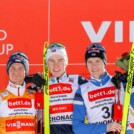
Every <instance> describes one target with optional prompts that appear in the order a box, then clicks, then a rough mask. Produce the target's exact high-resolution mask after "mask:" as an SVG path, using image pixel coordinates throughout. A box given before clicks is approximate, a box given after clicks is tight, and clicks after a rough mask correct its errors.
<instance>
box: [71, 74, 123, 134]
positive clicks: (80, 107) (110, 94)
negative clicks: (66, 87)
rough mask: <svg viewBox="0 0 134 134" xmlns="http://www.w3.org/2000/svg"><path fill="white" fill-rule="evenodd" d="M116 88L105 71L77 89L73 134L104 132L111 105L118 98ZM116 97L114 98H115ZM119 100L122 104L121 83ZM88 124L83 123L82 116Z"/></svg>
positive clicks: (103, 133) (102, 133)
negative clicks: (97, 77) (97, 78)
mask: <svg viewBox="0 0 134 134" xmlns="http://www.w3.org/2000/svg"><path fill="white" fill-rule="evenodd" d="M116 94H117V89H116V87H115V86H114V85H113V83H112V82H111V77H110V75H109V74H108V73H107V72H105V74H104V75H103V76H101V78H100V80H96V79H94V78H93V77H91V79H90V81H89V82H88V83H86V84H84V85H82V86H80V88H79V89H78V90H77V93H76V95H75V99H74V113H73V130H74V132H75V134H82V133H83V134H105V133H106V128H107V124H108V123H111V122H112V121H113V120H112V105H113V103H114V102H116V101H117V100H118V99H117V98H118V97H117V95H116ZM115 98H116V99H115ZM120 98H121V99H120V101H121V104H123V98H124V88H123V86H122V85H121V90H120ZM85 115H86V118H87V119H88V122H89V124H84V118H85Z"/></svg>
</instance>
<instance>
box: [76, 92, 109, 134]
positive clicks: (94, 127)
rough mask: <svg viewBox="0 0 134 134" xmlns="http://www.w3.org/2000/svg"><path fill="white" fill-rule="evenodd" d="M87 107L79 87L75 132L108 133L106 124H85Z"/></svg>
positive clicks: (85, 133) (80, 133)
mask: <svg viewBox="0 0 134 134" xmlns="http://www.w3.org/2000/svg"><path fill="white" fill-rule="evenodd" d="M85 116H86V107H85V104H84V100H83V98H82V95H81V89H78V90H77V92H76V94H75V98H74V112H73V131H74V133H75V134H100V133H106V127H107V126H106V124H90V123H89V124H85V123H84V120H85Z"/></svg>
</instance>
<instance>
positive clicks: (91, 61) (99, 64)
mask: <svg viewBox="0 0 134 134" xmlns="http://www.w3.org/2000/svg"><path fill="white" fill-rule="evenodd" d="M87 68H88V71H89V73H90V75H91V76H93V77H94V78H96V79H99V78H100V76H102V75H103V74H104V72H105V64H104V62H103V61H102V59H101V58H98V57H94V58H88V60H87Z"/></svg>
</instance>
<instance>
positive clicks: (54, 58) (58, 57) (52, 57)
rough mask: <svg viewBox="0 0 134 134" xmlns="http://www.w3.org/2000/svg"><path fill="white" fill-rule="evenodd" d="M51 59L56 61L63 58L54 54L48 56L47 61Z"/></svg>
mask: <svg viewBox="0 0 134 134" xmlns="http://www.w3.org/2000/svg"><path fill="white" fill-rule="evenodd" d="M51 59H53V60H58V59H64V58H63V56H61V55H59V54H54V55H52V56H50V57H49V59H48V60H51Z"/></svg>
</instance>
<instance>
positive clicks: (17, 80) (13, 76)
mask: <svg viewBox="0 0 134 134" xmlns="http://www.w3.org/2000/svg"><path fill="white" fill-rule="evenodd" d="M9 78H10V81H11V82H13V83H14V84H17V85H22V83H23V82H24V78H25V68H24V66H23V65H22V64H21V63H13V64H12V65H11V66H10V68H9Z"/></svg>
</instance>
